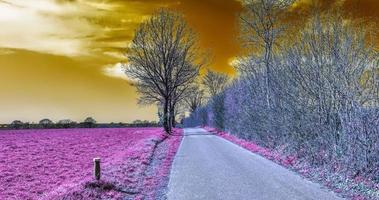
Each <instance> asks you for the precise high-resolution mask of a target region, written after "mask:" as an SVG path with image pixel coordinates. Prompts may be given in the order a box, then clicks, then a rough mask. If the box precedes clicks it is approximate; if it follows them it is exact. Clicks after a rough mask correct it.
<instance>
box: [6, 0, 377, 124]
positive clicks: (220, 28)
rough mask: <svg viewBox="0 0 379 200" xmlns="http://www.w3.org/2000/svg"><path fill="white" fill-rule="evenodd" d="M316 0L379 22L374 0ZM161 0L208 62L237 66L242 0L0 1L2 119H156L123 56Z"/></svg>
mask: <svg viewBox="0 0 379 200" xmlns="http://www.w3.org/2000/svg"><path fill="white" fill-rule="evenodd" d="M312 1H313V2H314V1H315V0H312ZM318 1H319V2H321V4H322V5H323V7H325V9H327V8H328V7H329V6H331V5H333V4H332V2H337V1H338V2H339V3H341V4H342V5H343V6H342V7H343V8H344V9H345V10H346V11H348V12H347V13H351V14H352V16H353V17H366V18H368V19H369V20H370V21H371V22H378V18H379V12H377V11H378V10H379V1H377V0H318ZM310 2H311V0H299V3H298V4H297V5H296V9H295V10H294V13H293V14H294V16H295V18H298V19H302V18H303V17H304V16H306V13H307V9H308V7H309V4H310ZM160 7H169V8H173V9H176V10H178V11H179V12H181V13H183V14H184V16H185V18H186V20H187V21H188V23H189V25H190V26H192V27H193V29H194V30H195V31H197V32H198V34H199V39H200V44H201V46H202V47H203V48H205V49H208V50H210V51H211V52H212V55H213V57H212V62H211V63H210V67H211V68H213V69H216V70H218V71H222V72H226V73H232V72H233V68H232V67H231V66H230V65H229V63H230V62H231V61H232V60H233V58H235V56H237V55H238V49H239V45H238V42H237V39H236V38H237V35H238V33H237V30H238V25H237V23H236V16H237V15H238V13H239V11H240V10H241V5H240V3H239V1H238V0H33V1H25V0H0V26H1V28H0V95H1V96H0V123H9V122H11V121H12V120H14V119H19V120H23V121H29V122H38V121H39V120H40V119H42V118H46V117H47V118H50V119H52V120H55V121H57V120H59V119H66V118H69V119H73V120H76V121H81V120H83V119H84V118H85V117H87V116H93V117H94V118H95V119H96V120H97V121H100V122H111V121H114V122H120V121H122V122H130V121H133V120H135V119H147V120H157V119H156V118H157V117H156V109H155V107H154V106H152V107H140V106H138V105H136V102H137V96H136V93H135V91H134V89H133V88H132V87H131V86H129V85H128V81H127V77H126V76H125V75H124V74H123V73H122V71H121V67H120V64H119V63H121V62H124V61H125V57H124V55H123V50H124V48H125V47H126V46H127V45H128V42H129V41H130V40H131V39H132V37H133V31H134V29H135V28H136V27H137V26H138V24H139V23H141V21H143V20H144V19H146V18H148V17H149V15H151V13H153V12H154V11H155V10H156V9H158V8H160ZM298 16H301V17H298Z"/></svg>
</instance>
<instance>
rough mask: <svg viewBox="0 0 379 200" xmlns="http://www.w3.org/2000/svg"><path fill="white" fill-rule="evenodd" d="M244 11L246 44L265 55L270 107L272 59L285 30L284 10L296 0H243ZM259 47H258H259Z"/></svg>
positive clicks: (243, 24) (243, 20) (242, 25)
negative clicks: (282, 17)
mask: <svg viewBox="0 0 379 200" xmlns="http://www.w3.org/2000/svg"><path fill="white" fill-rule="evenodd" d="M242 2H243V5H244V11H243V13H242V14H241V16H240V25H241V35H242V39H243V40H244V44H245V46H247V47H250V48H251V47H252V48H253V49H254V51H256V52H258V53H261V54H262V55H263V56H262V58H261V62H263V64H264V67H265V84H266V91H265V92H266V101H267V106H268V107H270V101H271V96H270V90H269V88H270V87H271V86H270V84H271V82H272V80H271V79H272V77H271V76H272V70H273V69H272V60H273V52H274V47H275V45H277V42H278V38H279V37H280V36H281V35H282V33H283V31H284V30H285V26H284V24H283V21H281V20H282V19H281V18H280V17H281V16H282V15H283V10H285V9H287V8H288V7H289V6H290V5H292V4H293V2H294V0H280V1H278V0H243V1H242ZM257 47H258V48H257Z"/></svg>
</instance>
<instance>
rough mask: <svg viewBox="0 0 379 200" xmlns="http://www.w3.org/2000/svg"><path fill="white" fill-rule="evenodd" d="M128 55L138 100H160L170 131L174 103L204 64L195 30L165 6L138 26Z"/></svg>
mask: <svg viewBox="0 0 379 200" xmlns="http://www.w3.org/2000/svg"><path fill="white" fill-rule="evenodd" d="M127 57H128V62H129V63H128V66H127V68H126V74H127V75H128V76H129V77H130V78H132V79H133V80H134V86H135V87H136V88H137V91H138V93H139V94H140V96H141V97H140V99H139V103H140V104H155V103H160V104H161V105H162V108H163V109H162V111H163V112H162V114H163V126H164V129H165V131H166V132H167V133H170V132H171V127H172V126H173V120H172V119H173V115H174V113H175V111H174V110H175V106H176V105H177V103H178V101H179V100H180V98H181V96H183V94H185V91H186V90H187V88H188V87H189V85H190V83H192V82H193V81H194V79H195V78H196V77H197V76H198V74H199V68H200V67H201V66H202V65H203V64H204V62H202V60H203V59H199V58H200V56H199V54H198V49H197V46H196V37H195V34H194V32H193V31H192V30H191V29H190V28H189V27H188V26H187V24H186V22H185V21H184V19H183V17H182V16H181V15H179V14H177V13H175V12H171V11H167V10H164V9H162V10H160V11H159V12H157V13H156V14H154V15H153V16H152V17H151V18H150V20H148V21H146V22H144V23H142V24H141V25H140V26H139V28H138V29H137V31H136V32H135V36H134V39H133V40H132V43H131V45H130V48H129V50H128V52H127ZM203 57H204V56H203ZM199 61H201V62H199Z"/></svg>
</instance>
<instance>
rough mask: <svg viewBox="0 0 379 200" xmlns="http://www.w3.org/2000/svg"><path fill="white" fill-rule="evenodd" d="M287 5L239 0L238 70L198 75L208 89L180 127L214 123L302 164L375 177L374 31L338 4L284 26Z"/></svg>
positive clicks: (378, 111) (378, 127)
mask: <svg viewBox="0 0 379 200" xmlns="http://www.w3.org/2000/svg"><path fill="white" fill-rule="evenodd" d="M293 2H294V1H291V0H282V1H274V0H246V1H244V10H243V12H242V13H241V14H240V16H239V22H240V34H241V43H242V46H243V48H244V50H245V52H247V53H246V54H244V55H241V56H240V58H239V59H238V61H237V62H236V65H235V66H234V67H235V69H236V71H237V73H238V75H237V77H236V78H234V79H233V80H232V81H230V82H229V83H228V82H227V81H226V80H223V78H222V77H223V76H224V75H222V74H217V73H216V75H214V76H209V77H212V78H211V79H210V80H212V81H209V80H207V78H205V79H204V81H203V83H204V84H203V85H202V86H201V87H203V88H214V89H215V90H214V91H213V90H209V89H208V93H209V94H210V96H209V98H208V100H207V101H201V103H200V104H198V105H196V106H193V107H191V114H190V116H189V117H188V118H186V120H185V125H186V126H212V127H216V128H218V129H221V130H225V131H227V132H229V133H231V134H235V135H237V136H238V137H241V138H244V139H247V140H252V141H255V142H257V143H259V144H260V145H262V146H265V147H269V148H279V147H280V148H283V149H284V151H285V152H286V153H288V154H291V155H296V156H297V157H298V158H299V159H303V160H306V161H307V162H308V163H310V164H311V165H312V166H317V167H321V166H322V167H326V168H330V170H329V171H336V170H338V171H339V172H343V173H344V174H345V175H348V176H349V177H353V178H355V177H360V176H364V177H367V178H369V179H370V180H374V181H376V182H379V179H378V177H379V168H378V166H379V54H378V53H379V52H378V49H377V47H376V41H375V37H373V36H375V33H373V32H372V30H369V29H368V28H367V27H368V26H362V25H361V23H360V22H361V21H359V20H351V19H349V18H347V17H346V16H344V15H343V14H341V12H340V11H339V10H338V8H337V9H336V10H332V11H322V10H320V9H318V8H317V6H315V9H314V11H313V12H312V13H311V17H310V18H309V19H308V20H307V21H306V22H305V24H304V26H301V27H302V28H299V30H297V31H296V32H294V31H293V30H290V29H289V27H290V26H291V24H288V20H286V18H285V13H286V11H287V10H288V9H290V8H291V5H292V4H293ZM209 77H208V78H209ZM218 80H222V81H218ZM217 83H222V84H220V85H221V86H216V87H215V86H213V85H217ZM225 83H226V84H225ZM193 98H194V99H192V100H193V102H199V99H198V97H196V96H195V97H193ZM194 104H195V103H194Z"/></svg>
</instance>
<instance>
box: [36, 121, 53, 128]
mask: <svg viewBox="0 0 379 200" xmlns="http://www.w3.org/2000/svg"><path fill="white" fill-rule="evenodd" d="M53 124H54V123H53V121H51V120H50V119H42V120H41V121H39V125H40V126H42V127H43V128H50V127H52V125H53Z"/></svg>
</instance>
